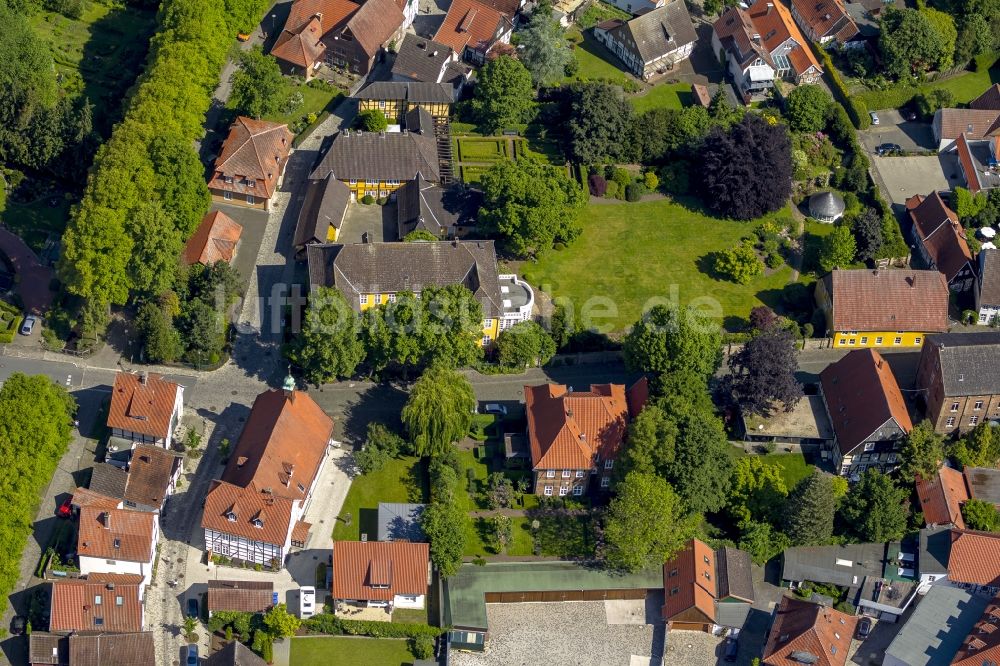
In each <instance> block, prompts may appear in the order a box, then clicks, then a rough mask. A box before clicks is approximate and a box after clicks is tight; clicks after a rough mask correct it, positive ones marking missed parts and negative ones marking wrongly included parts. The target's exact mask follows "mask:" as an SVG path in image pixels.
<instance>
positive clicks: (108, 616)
mask: <svg viewBox="0 0 1000 666" xmlns="http://www.w3.org/2000/svg"><path fill="white" fill-rule="evenodd" d="M99 578H100V580H98V577H97V576H90V578H89V579H87V578H78V579H74V580H59V581H55V582H54V583H52V601H51V606H52V609H51V613H50V616H49V631H52V632H71V631H113V632H138V631H142V602H141V601H139V584H138V583H136V582H131V581H134V580H135V578H136V576H113V575H110V574H105V575H103V576H100V577H99ZM125 581H130V582H125ZM98 600H100V603H97V602H98Z"/></svg>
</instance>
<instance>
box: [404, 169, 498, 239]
mask: <svg viewBox="0 0 1000 666" xmlns="http://www.w3.org/2000/svg"><path fill="white" fill-rule="evenodd" d="M481 203H482V195H481V194H479V193H478V192H477V191H475V190H466V189H465V188H463V187H460V186H455V187H450V188H443V187H440V186H439V185H435V184H433V183H429V182H427V181H426V180H424V178H423V176H419V175H418V176H417V177H416V178H414V179H413V180H411V181H409V182H407V183H406V184H405V185H403V186H402V187H401V188H399V189H398V190H396V220H397V226H398V232H399V237H400V238H403V237H404V236H406V234H408V233H410V232H411V231H415V230H417V229H423V230H424V231H429V232H430V233H432V234H434V235H435V236H437V237H438V238H443V237H444V236H446V235H447V233H448V229H449V228H450V227H453V226H469V225H474V224H475V223H476V219H477V216H478V213H479V206H480V204H481Z"/></svg>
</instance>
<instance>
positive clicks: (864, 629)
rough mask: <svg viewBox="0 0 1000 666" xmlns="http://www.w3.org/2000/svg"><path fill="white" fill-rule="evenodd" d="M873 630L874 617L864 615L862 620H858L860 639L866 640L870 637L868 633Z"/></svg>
mask: <svg viewBox="0 0 1000 666" xmlns="http://www.w3.org/2000/svg"><path fill="white" fill-rule="evenodd" d="M871 631H872V619H871V618H870V617H863V618H861V621H860V622H858V639H859V640H862V641H863V640H865V639H866V638H868V634H870V633H871Z"/></svg>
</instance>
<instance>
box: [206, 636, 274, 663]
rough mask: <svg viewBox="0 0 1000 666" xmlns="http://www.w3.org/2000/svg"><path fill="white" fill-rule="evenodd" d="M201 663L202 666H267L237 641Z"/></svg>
mask: <svg viewBox="0 0 1000 666" xmlns="http://www.w3.org/2000/svg"><path fill="white" fill-rule="evenodd" d="M202 663H203V664H204V666H267V662H266V661H264V660H263V659H261V658H260V657H258V656H257V655H256V654H254V653H253V652H251V650H250V648H248V647H247V646H246V645H243V643H240V642H239V641H232V642H230V643H228V644H227V645H226V646H225V647H223V648H222V649H221V650H219V651H218V652H216V653H215V654H213V655H211V656H210V657H208V658H206V659H205V661H204V662H202Z"/></svg>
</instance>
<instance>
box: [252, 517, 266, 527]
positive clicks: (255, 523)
mask: <svg viewBox="0 0 1000 666" xmlns="http://www.w3.org/2000/svg"><path fill="white" fill-rule="evenodd" d="M252 522H253V526H254V527H264V521H263V520H261V519H260V518H254V519H253V521H252Z"/></svg>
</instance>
